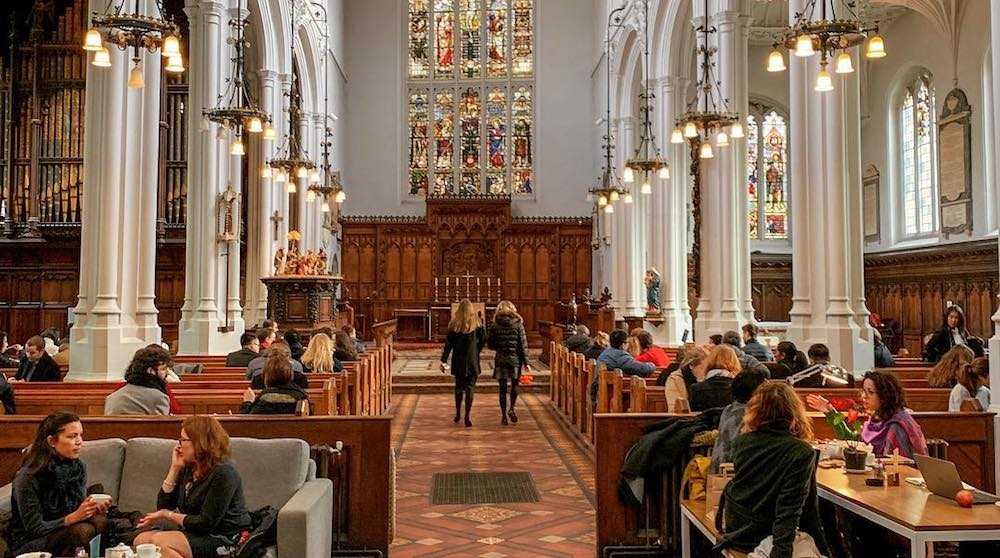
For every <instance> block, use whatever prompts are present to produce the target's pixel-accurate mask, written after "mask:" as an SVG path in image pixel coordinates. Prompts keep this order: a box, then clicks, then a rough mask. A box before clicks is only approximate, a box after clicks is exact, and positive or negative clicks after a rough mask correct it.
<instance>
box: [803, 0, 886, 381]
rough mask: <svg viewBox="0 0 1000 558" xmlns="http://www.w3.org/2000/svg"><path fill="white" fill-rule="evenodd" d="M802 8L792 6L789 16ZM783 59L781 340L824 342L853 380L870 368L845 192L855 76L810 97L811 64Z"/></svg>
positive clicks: (852, 186)
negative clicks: (785, 317) (791, 150)
mask: <svg viewBox="0 0 1000 558" xmlns="http://www.w3.org/2000/svg"><path fill="white" fill-rule="evenodd" d="M804 3H805V0H792V3H791V5H790V12H792V13H794V12H796V11H801V10H802V8H803V4H804ZM855 50H857V49H855ZM858 54H859V53H858V52H854V53H853V55H854V56H855V59H857V56H858ZM789 58H790V60H789V72H790V76H789V77H790V84H791V95H790V105H791V106H790V120H791V121H792V122H795V125H794V126H792V127H791V135H790V138H789V139H790V143H791V144H792V145H797V146H800V149H799V150H798V151H797V152H798V153H799V156H798V157H795V158H794V159H793V160H792V161H791V174H790V179H791V184H792V188H793V190H794V191H793V195H792V199H794V200H795V203H794V204H792V211H793V212H794V213H793V215H792V270H793V277H792V279H793V285H792V290H793V296H792V310H791V325H790V326H789V329H788V338H789V339H790V340H791V341H793V342H794V343H795V344H796V345H797V346H799V347H802V350H805V349H806V348H808V347H809V345H811V344H813V343H825V344H826V345H827V346H828V347H829V348H830V357H831V361H832V362H833V363H834V364H837V365H839V366H842V367H844V368H845V369H846V370H849V371H852V372H854V373H856V374H857V373H861V372H864V371H865V370H869V369H871V368H872V366H873V365H874V355H873V347H872V343H871V336H872V334H871V331H870V328H869V326H868V323H867V311H866V310H864V276H863V273H864V265H863V261H862V257H861V256H862V253H861V250H862V248H861V243H860V236H861V234H862V232H861V231H862V228H861V227H862V213H861V204H860V200H859V199H856V196H855V195H854V194H853V193H852V191H854V190H857V189H858V184H860V180H859V177H860V168H861V154H860V151H859V149H858V147H857V146H858V145H859V143H860V135H859V129H860V114H861V111H860V103H859V100H860V93H859V86H858V76H857V74H856V73H854V74H847V75H844V76H840V77H838V78H836V79H835V80H834V81H835V83H834V87H835V88H834V90H833V91H828V92H825V93H821V92H817V91H814V89H813V87H814V83H815V81H816V75H817V73H818V72H819V64H818V61H817V59H816V58H815V57H810V58H797V57H794V56H792V57H789ZM859 304H860V308H858V305H859Z"/></svg>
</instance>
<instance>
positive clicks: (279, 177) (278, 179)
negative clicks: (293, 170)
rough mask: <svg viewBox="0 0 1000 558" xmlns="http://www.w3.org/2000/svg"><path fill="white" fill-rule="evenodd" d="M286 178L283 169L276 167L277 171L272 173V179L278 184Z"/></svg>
mask: <svg viewBox="0 0 1000 558" xmlns="http://www.w3.org/2000/svg"><path fill="white" fill-rule="evenodd" d="M287 180H288V175H287V174H285V171H284V170H282V169H278V172H276V173H274V181H275V182H277V183H279V184H280V183H282V182H285V181H287Z"/></svg>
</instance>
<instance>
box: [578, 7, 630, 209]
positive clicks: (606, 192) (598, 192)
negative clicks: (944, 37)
mask: <svg viewBox="0 0 1000 558" xmlns="http://www.w3.org/2000/svg"><path fill="white" fill-rule="evenodd" d="M623 11H625V6H619V7H618V8H615V9H614V10H612V11H611V13H610V14H608V25H607V35H606V39H605V51H604V63H605V66H607V81H606V85H607V93H608V98H607V105H606V107H605V115H604V125H605V131H604V138H603V139H604V144H603V146H602V148H603V149H604V169H603V170H602V172H601V176H600V178H598V181H597V184H596V185H594V186H593V187H592V188H590V189H589V190H588V191H587V200H588V201H591V200H592V201H594V202H595V203H596V204H597V209H598V210H601V209H603V210H604V213H605V214H611V213H614V212H615V208H614V204H615V202H616V201H618V200H621V199H622V198H624V201H625V203H631V201H632V194H631V193H630V192H629V191H628V189H627V188H625V187H624V186H623V185H622V183H621V182H620V181H619V180H618V175H617V174H616V173H615V159H614V155H613V153H612V150H613V149H614V140H613V136H612V135H611V29H612V28H619V29H620V28H622V27H623V25H622V18H621V13H622V12H623ZM632 178H633V180H634V179H635V176H634V175H633V176H632ZM598 215H599V213H598Z"/></svg>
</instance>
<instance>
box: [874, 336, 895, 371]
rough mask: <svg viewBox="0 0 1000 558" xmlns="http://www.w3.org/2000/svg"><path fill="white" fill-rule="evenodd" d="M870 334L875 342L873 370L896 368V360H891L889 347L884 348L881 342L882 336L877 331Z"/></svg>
mask: <svg viewBox="0 0 1000 558" xmlns="http://www.w3.org/2000/svg"><path fill="white" fill-rule="evenodd" d="M872 334H873V337H872V338H873V340H874V341H875V343H874V345H875V368H892V367H893V366H896V359H894V358H892V353H890V352H889V347H886V346H885V343H883V342H882V334H881V333H879V332H878V330H877V329H873V330H872Z"/></svg>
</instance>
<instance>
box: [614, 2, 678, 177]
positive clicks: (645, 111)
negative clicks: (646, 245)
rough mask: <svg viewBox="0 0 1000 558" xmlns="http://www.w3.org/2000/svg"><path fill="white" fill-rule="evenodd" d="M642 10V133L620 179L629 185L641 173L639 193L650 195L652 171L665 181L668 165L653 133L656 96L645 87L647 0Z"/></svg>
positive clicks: (647, 61)
mask: <svg viewBox="0 0 1000 558" xmlns="http://www.w3.org/2000/svg"><path fill="white" fill-rule="evenodd" d="M643 9H644V10H645V31H644V32H643V43H644V48H645V50H644V52H643V57H644V60H645V65H644V67H643V82H642V83H643V87H642V93H640V94H639V112H641V113H642V135H641V136H640V138H639V145H638V146H636V148H635V153H634V154H633V155H632V158H631V159H629V160H628V161H626V162H625V171H624V172H623V173H622V181H623V182H625V183H626V184H632V183H633V182H635V175H636V174H637V173H642V186H641V187H640V189H639V192H640V193H642V194H652V193H653V184H652V175H653V174H656V175H657V176H658V177H659V178H660V179H662V180H667V179H668V178H670V167H669V165H667V163H666V162H664V160H663V157H661V156H660V148H659V147H658V146H657V145H656V135H655V134H654V133H653V122H652V118H651V113H652V112H653V99H655V98H656V95H655V94H654V93H653V91H652V89H651V88H650V87H649V0H643Z"/></svg>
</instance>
